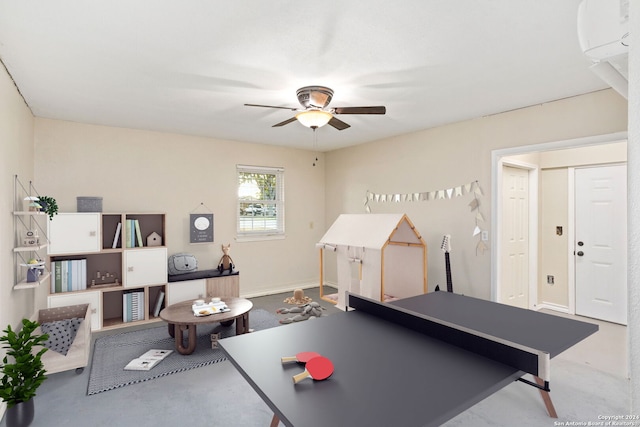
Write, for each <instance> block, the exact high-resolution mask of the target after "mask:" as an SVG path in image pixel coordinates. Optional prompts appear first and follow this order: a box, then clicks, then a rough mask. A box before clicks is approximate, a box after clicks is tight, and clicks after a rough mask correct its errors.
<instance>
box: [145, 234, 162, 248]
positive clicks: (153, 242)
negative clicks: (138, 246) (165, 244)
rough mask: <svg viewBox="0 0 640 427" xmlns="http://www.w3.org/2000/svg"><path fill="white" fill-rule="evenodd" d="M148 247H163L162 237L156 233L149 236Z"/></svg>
mask: <svg viewBox="0 0 640 427" xmlns="http://www.w3.org/2000/svg"><path fill="white" fill-rule="evenodd" d="M147 246H162V236H160V235H159V234H158V233H156V232H155V231H154V232H153V233H151V234H149V235H148V236H147Z"/></svg>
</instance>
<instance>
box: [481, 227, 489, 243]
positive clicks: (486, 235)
mask: <svg viewBox="0 0 640 427" xmlns="http://www.w3.org/2000/svg"><path fill="white" fill-rule="evenodd" d="M487 240H489V232H488V231H487V230H483V231H482V241H483V242H486V241H487Z"/></svg>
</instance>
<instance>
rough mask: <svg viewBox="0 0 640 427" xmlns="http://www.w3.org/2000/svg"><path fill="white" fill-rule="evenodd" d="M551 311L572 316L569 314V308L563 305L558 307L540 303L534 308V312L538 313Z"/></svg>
mask: <svg viewBox="0 0 640 427" xmlns="http://www.w3.org/2000/svg"><path fill="white" fill-rule="evenodd" d="M544 309H547V310H553V311H557V312H560V313H565V314H572V313H569V308H568V307H566V306H564V305H560V304H554V303H552V302H541V303H540V304H538V305H537V306H536V311H540V310H544Z"/></svg>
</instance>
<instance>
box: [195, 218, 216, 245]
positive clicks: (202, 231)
mask: <svg viewBox="0 0 640 427" xmlns="http://www.w3.org/2000/svg"><path fill="white" fill-rule="evenodd" d="M189 237H190V243H213V214H212V213H192V214H189Z"/></svg>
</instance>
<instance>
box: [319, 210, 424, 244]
mask: <svg viewBox="0 0 640 427" xmlns="http://www.w3.org/2000/svg"><path fill="white" fill-rule="evenodd" d="M396 229H397V230H396ZM391 236H393V239H392V240H393V241H394V242H406V243H418V244H419V243H422V241H421V240H420V235H419V234H418V232H417V231H416V230H414V229H413V228H412V227H411V223H410V221H409V219H408V218H407V216H406V215H405V214H341V215H340V216H339V217H338V218H337V219H336V220H335V222H334V223H333V224H332V225H331V227H329V229H328V230H327V232H326V233H325V234H324V236H322V239H320V243H325V244H330V245H335V246H341V245H342V246H355V247H363V248H369V249H378V250H379V249H382V248H383V247H384V245H385V244H386V242H387V240H389V238H390V237H391Z"/></svg>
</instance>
